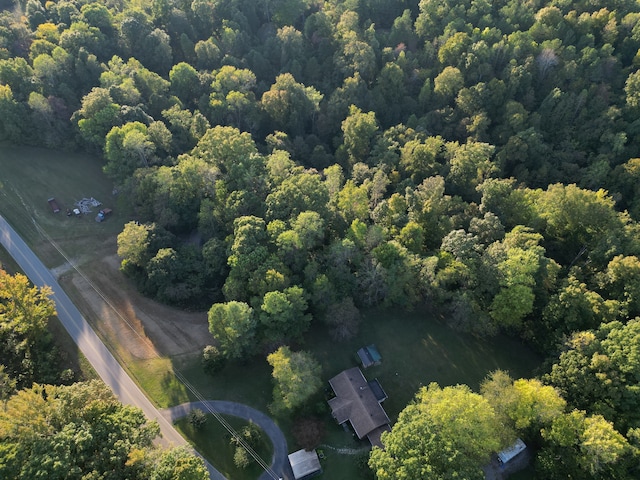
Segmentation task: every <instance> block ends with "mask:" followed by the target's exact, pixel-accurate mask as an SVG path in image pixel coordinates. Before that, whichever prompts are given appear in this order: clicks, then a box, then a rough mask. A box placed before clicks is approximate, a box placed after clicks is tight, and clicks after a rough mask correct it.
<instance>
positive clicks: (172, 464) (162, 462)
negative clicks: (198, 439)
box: [148, 447, 209, 480]
mask: <svg viewBox="0 0 640 480" xmlns="http://www.w3.org/2000/svg"><path fill="white" fill-rule="evenodd" d="M149 470H150V471H149V477H148V478H149V480H206V479H207V478H209V472H208V471H207V468H206V466H205V464H204V461H203V460H202V459H201V458H200V457H197V456H196V455H194V454H193V453H191V452H190V451H189V450H188V448H187V447H175V448H172V449H169V450H163V451H162V453H161V454H160V456H159V458H158V459H157V460H155V461H154V462H153V464H152V466H151V468H150V469H149Z"/></svg>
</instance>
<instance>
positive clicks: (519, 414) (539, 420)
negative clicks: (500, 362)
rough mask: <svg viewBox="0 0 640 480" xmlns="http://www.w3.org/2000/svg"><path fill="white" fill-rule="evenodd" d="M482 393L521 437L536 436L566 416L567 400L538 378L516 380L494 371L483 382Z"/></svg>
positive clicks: (501, 372)
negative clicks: (557, 419) (561, 416)
mask: <svg viewBox="0 0 640 480" xmlns="http://www.w3.org/2000/svg"><path fill="white" fill-rule="evenodd" d="M480 392H481V393H482V396H484V397H485V398H486V399H487V400H488V401H489V402H490V403H491V405H492V406H493V407H494V408H495V411H496V413H498V414H499V415H502V416H503V417H505V418H508V419H509V420H508V423H509V424H510V425H511V426H512V428H515V430H516V431H517V432H519V433H520V434H527V436H532V437H535V436H536V435H537V434H538V433H539V432H540V429H541V428H543V427H548V426H549V425H551V423H552V422H553V421H554V420H555V419H556V418H557V417H558V416H560V415H562V414H563V413H564V409H565V406H566V401H565V400H564V399H563V398H562V397H561V396H560V393H559V392H558V391H557V390H556V389H555V388H554V387H552V386H549V385H544V384H542V382H540V380H537V379H523V378H521V379H518V380H516V381H513V380H512V379H511V378H510V377H509V375H508V374H507V373H506V372H503V371H501V370H497V371H495V372H492V373H491V374H490V375H489V376H488V377H487V378H486V379H485V381H484V382H483V383H482V385H481V388H480Z"/></svg>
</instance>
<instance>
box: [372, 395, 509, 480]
mask: <svg viewBox="0 0 640 480" xmlns="http://www.w3.org/2000/svg"><path fill="white" fill-rule="evenodd" d="M382 443H383V445H384V449H381V448H376V447H374V449H373V450H372V452H371V457H370V459H369V466H370V467H371V468H372V469H373V471H374V473H375V475H376V478H378V479H379V480H387V479H388V480H392V479H393V480H410V479H415V478H431V479H442V480H444V479H448V478H468V479H478V480H479V479H482V478H484V472H483V471H482V466H483V465H484V464H485V463H486V462H487V461H488V460H489V456H490V454H491V453H493V452H495V451H498V450H499V449H500V447H501V442H500V437H499V435H498V429H497V428H496V414H495V412H494V410H493V408H492V407H491V405H490V404H489V402H488V401H487V400H486V399H485V398H483V397H482V396H480V395H478V394H476V393H473V392H472V391H471V390H470V389H469V388H468V387H467V386H464V385H457V386H455V387H445V388H440V387H439V386H438V385H437V384H435V383H432V384H430V385H429V386H428V387H422V388H421V389H420V390H419V391H418V393H417V394H416V398H415V400H414V401H413V402H412V403H410V404H409V405H408V406H407V407H405V409H404V410H403V411H402V412H400V415H399V416H398V421H397V422H396V423H395V425H394V426H393V427H392V429H391V432H389V433H383V434H382Z"/></svg>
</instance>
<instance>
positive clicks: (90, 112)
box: [73, 87, 122, 149]
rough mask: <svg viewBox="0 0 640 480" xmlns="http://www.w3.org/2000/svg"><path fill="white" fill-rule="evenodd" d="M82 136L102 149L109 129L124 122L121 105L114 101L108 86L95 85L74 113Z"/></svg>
mask: <svg viewBox="0 0 640 480" xmlns="http://www.w3.org/2000/svg"><path fill="white" fill-rule="evenodd" d="M73 118H74V119H76V120H77V122H78V128H79V129H80V134H81V135H82V137H83V138H84V139H85V140H86V141H87V142H88V143H89V145H92V146H93V147H98V148H100V149H102V148H103V147H104V145H105V141H106V136H107V133H109V131H110V130H111V129H112V128H113V127H115V126H117V125H120V124H121V123H122V120H121V114H120V105H118V104H116V103H115V102H114V101H113V98H112V97H111V95H110V93H109V91H108V90H107V89H106V88H100V87H94V88H93V89H92V90H91V92H89V93H88V94H87V95H85V96H84V97H83V98H82V107H81V108H80V109H79V110H78V111H77V112H75V113H74V116H73Z"/></svg>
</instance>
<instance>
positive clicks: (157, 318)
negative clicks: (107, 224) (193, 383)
mask: <svg viewBox="0 0 640 480" xmlns="http://www.w3.org/2000/svg"><path fill="white" fill-rule="evenodd" d="M119 266H120V259H119V258H118V257H117V255H110V256H106V257H104V258H102V259H100V260H97V261H95V262H92V263H90V264H87V265H84V266H83V267H82V272H83V274H84V275H81V274H80V273H78V272H76V271H73V270H72V271H69V272H67V273H66V274H64V281H65V282H70V283H71V284H73V286H74V288H75V289H76V290H77V291H78V293H79V294H80V296H81V297H82V301H83V302H84V303H85V306H86V307H87V308H89V309H90V310H91V312H92V313H93V318H95V319H98V320H97V322H94V327H95V328H97V329H98V330H99V331H100V332H101V333H102V334H103V335H105V336H107V337H108V338H110V339H111V341H113V342H115V343H116V344H117V345H119V346H121V347H122V348H124V349H126V350H127V351H129V352H130V353H131V354H132V355H134V356H136V357H138V358H141V359H148V358H153V357H156V356H158V355H160V356H174V355H182V354H188V353H194V352H198V351H200V350H202V348H203V347H204V346H205V345H208V344H211V343H213V337H212V336H211V334H210V333H209V330H208V323H207V314H206V312H201V313H191V312H184V311H181V310H178V309H175V308H171V307H168V306H166V305H162V304H160V303H158V302H155V301H153V300H150V299H148V298H145V297H143V296H142V295H140V294H139V293H138V292H137V291H136V289H135V287H134V286H133V285H132V284H131V282H130V281H129V280H128V279H127V278H126V277H124V275H123V274H122V273H121V272H120V270H119ZM96 323H97V324H96Z"/></svg>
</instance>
